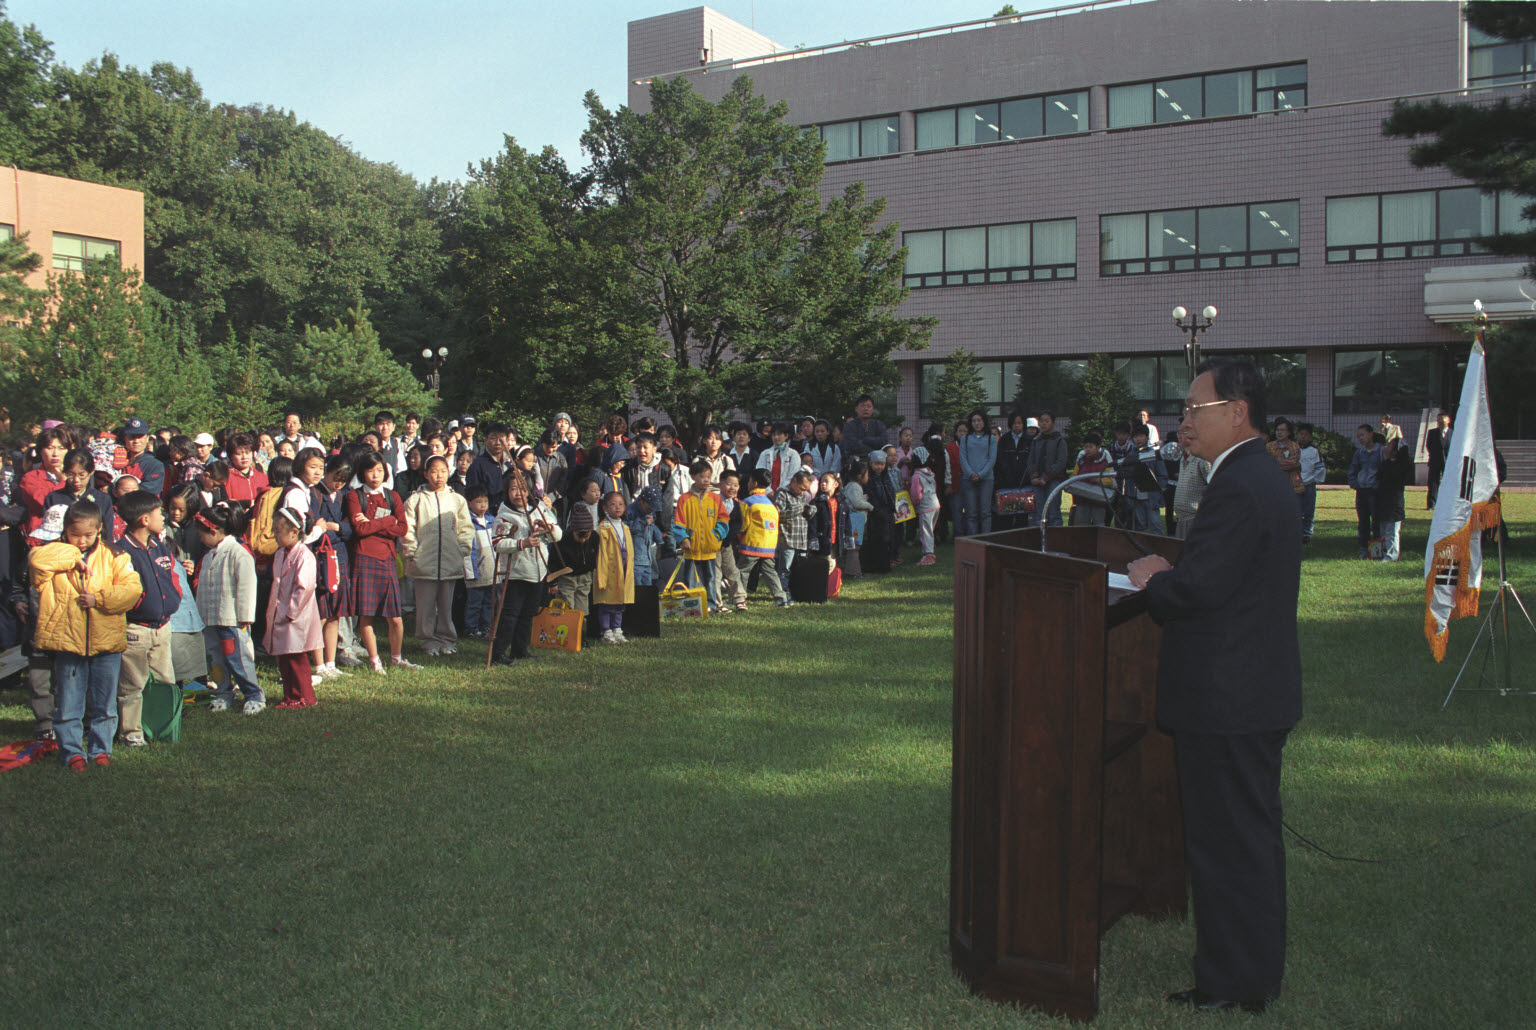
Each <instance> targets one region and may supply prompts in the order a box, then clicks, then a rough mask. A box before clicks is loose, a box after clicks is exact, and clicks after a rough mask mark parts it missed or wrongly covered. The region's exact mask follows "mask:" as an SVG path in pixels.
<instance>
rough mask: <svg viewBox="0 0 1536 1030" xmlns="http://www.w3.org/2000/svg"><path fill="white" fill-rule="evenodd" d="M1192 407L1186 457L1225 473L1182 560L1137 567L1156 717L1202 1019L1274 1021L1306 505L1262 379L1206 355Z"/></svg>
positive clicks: (1134, 574) (1188, 403)
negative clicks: (1186, 891)
mask: <svg viewBox="0 0 1536 1030" xmlns="http://www.w3.org/2000/svg"><path fill="white" fill-rule="evenodd" d="M1197 372H1198V375H1196V377H1195V380H1194V382H1193V383H1191V384H1190V387H1189V393H1188V395H1187V398H1186V400H1185V408H1184V427H1183V428H1182V429H1181V436H1180V438H1181V439H1182V440H1185V441H1186V448H1185V449H1186V451H1187V452H1188V453H1190V454H1193V455H1195V456H1196V457H1199V458H1204V459H1206V460H1207V461H1209V462H1210V463H1211V466H1212V467H1211V471H1210V475H1209V485H1208V486H1207V487H1206V490H1205V495H1204V496H1203V497H1202V498H1201V501H1200V513H1199V515H1198V516H1197V517H1196V519H1195V521H1194V525H1193V527H1192V528H1191V529H1190V532H1189V537H1188V539H1187V540H1186V542H1185V544H1184V550H1183V552H1182V554H1181V556H1180V558H1179V563H1178V565H1177V566H1172V567H1170V566H1169V564H1168V563H1167V562H1166V561H1164V560H1163V559H1162V558H1159V557H1156V556H1153V557H1148V558H1141V559H1139V560H1137V561H1135V562H1132V563H1131V567H1130V570H1129V572H1130V576H1131V579H1132V581H1133V582H1134V583H1136V584H1137V585H1138V586H1144V587H1145V590H1146V598H1147V607H1148V610H1149V611H1150V612H1151V614H1152V617H1153V618H1154V619H1156V620H1157V621H1158V622H1159V623H1160V624H1161V625H1162V626H1163V643H1162V654H1161V656H1160V658H1159V662H1158V674H1157V715H1158V721H1159V722H1160V723H1161V724H1162V725H1163V726H1164V727H1165V728H1166V729H1168V730H1170V731H1171V732H1172V733H1173V736H1174V750H1175V753H1176V755H1177V759H1178V768H1179V795H1180V800H1181V801H1182V803H1183V809H1184V850H1185V855H1186V858H1187V859H1188V863H1189V870H1190V879H1191V883H1192V886H1193V889H1194V906H1195V930H1196V945H1195V986H1194V987H1193V988H1190V989H1189V990H1184V991H1179V992H1177V993H1176V994H1172V995H1170V996H1169V1000H1170V1001H1173V1002H1175V1003H1180V1004H1187V1005H1191V1006H1194V1007H1195V1008H1197V1009H1202V1010H1220V1009H1230V1008H1242V1009H1245V1010H1247V1011H1250V1012H1258V1011H1262V1010H1263V1009H1264V1008H1265V1006H1267V1005H1268V1004H1269V1002H1270V1001H1271V1000H1272V999H1274V998H1275V997H1277V996H1278V995H1279V993H1280V981H1281V977H1282V975H1283V972H1284V966H1285V846H1284V843H1283V841H1282V840H1281V836H1280V829H1281V827H1280V814H1281V812H1280V756H1281V751H1282V749H1283V748H1284V747H1285V739H1286V736H1287V735H1288V734H1289V733H1290V730H1291V727H1293V726H1294V725H1295V724H1296V722H1297V720H1299V719H1300V718H1301V651H1300V647H1299V646H1298V644H1297V638H1296V603H1297V593H1298V590H1299V587H1300V568H1301V540H1300V538H1299V537H1298V536H1297V533H1296V504H1295V495H1294V494H1293V493H1292V492H1291V488H1290V483H1289V480H1288V479H1287V477H1286V474H1285V473H1284V472H1282V471H1281V470H1280V467H1279V466H1278V465H1276V464H1275V462H1274V459H1272V458H1270V456H1269V453H1268V451H1266V450H1265V446H1264V437H1263V432H1262V427H1263V425H1264V419H1265V410H1264V408H1265V402H1264V379H1263V377H1262V375H1261V374H1260V373H1259V370H1258V369H1257V368H1256V367H1255V366H1254V365H1252V364H1251V363H1249V362H1246V361H1223V360H1220V359H1217V360H1213V361H1207V362H1205V363H1203V364H1202V365H1201V366H1200V368H1199V369H1197Z"/></svg>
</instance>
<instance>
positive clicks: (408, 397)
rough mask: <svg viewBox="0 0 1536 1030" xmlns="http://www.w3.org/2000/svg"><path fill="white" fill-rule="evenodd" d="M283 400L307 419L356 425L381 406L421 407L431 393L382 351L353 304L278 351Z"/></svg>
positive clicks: (363, 310) (365, 315)
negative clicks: (327, 325) (343, 313)
mask: <svg viewBox="0 0 1536 1030" xmlns="http://www.w3.org/2000/svg"><path fill="white" fill-rule="evenodd" d="M278 368H279V370H280V371H279V373H278V381H279V383H280V384H281V385H280V395H281V397H282V398H283V405H284V407H285V409H286V410H288V411H296V412H298V413H299V414H301V415H304V416H306V417H308V418H310V419H312V420H313V419H319V418H326V419H338V420H340V421H342V422H345V423H352V424H358V423H363V422H367V421H369V420H371V419H372V417H373V413H374V412H375V411H378V410H379V409H380V408H394V409H400V410H402V411H404V410H420V409H422V408H430V407H431V406H432V397H431V395H430V394H429V393H427V391H426V390H425V389H423V388H422V385H421V383H420V382H419V381H418V380H417V379H416V377H415V376H414V375H413V374H412V373H411V371H410V369H408V368H406V367H405V366H404V365H401V364H400V363H399V362H398V361H396V360H395V359H394V358H392V357H391V356H390V355H389V354H387V353H385V351H384V349H383V348H382V347H381V346H380V345H379V334H378V332H377V331H376V330H375V329H374V328H373V325H372V323H371V322H370V321H369V320H368V310H367V309H366V308H354V309H353V310H351V311H349V312H348V313H347V320H346V321H345V322H343V321H341V320H340V319H338V320H337V321H336V322H334V323H333V324H332V325H331V327H330V328H328V329H321V328H319V327H317V326H305V327H304V335H303V336H302V337H301V338H300V339H299V340H297V341H296V342H295V343H293V344H292V345H290V346H289V347H288V348H287V349H286V350H285V351H284V352H282V353H280V354H279V356H278Z"/></svg>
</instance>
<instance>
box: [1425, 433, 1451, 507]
mask: <svg viewBox="0 0 1536 1030" xmlns="http://www.w3.org/2000/svg"><path fill="white" fill-rule="evenodd" d="M1436 423H1437V424H1436V426H1435V428H1433V429H1431V430H1430V431H1429V432H1428V433H1426V434H1425V436H1424V449H1425V450H1426V451H1428V452H1429V494H1428V496H1427V497H1426V498H1425V501H1426V505H1425V506H1426V507H1427V508H1429V510H1430V511H1434V509H1435V499H1436V498H1438V497H1439V496H1440V477H1441V476H1443V475H1445V452H1446V451H1447V450H1449V449H1450V446H1451V413H1450V412H1448V411H1442V412H1441V413H1440V417H1439V418H1438V419H1436Z"/></svg>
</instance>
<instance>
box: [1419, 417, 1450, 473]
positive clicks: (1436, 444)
mask: <svg viewBox="0 0 1536 1030" xmlns="http://www.w3.org/2000/svg"><path fill="white" fill-rule="evenodd" d="M1450 442H1451V431H1450V430H1449V429H1441V428H1440V427H1439V426H1436V427H1435V428H1434V429H1431V430H1430V431H1429V432H1428V433H1427V434H1425V437H1424V449H1425V450H1426V451H1428V452H1429V470H1430V474H1431V475H1433V474H1434V473H1435V472H1437V471H1444V469H1445V448H1446V445H1447V444H1449V443H1450Z"/></svg>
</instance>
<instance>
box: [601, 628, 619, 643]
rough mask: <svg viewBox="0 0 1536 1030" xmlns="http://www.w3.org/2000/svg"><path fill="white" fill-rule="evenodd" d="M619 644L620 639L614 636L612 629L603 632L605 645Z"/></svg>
mask: <svg viewBox="0 0 1536 1030" xmlns="http://www.w3.org/2000/svg"><path fill="white" fill-rule="evenodd" d="M618 642H619V641H618V638H617V637H615V636H614V635H613V630H611V629H605V630H603V643H605V644H617V643H618Z"/></svg>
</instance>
